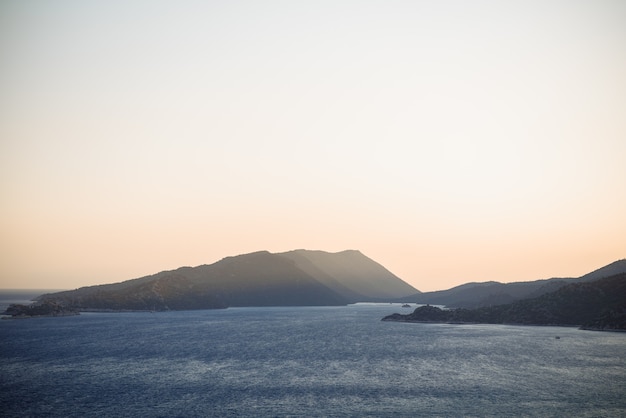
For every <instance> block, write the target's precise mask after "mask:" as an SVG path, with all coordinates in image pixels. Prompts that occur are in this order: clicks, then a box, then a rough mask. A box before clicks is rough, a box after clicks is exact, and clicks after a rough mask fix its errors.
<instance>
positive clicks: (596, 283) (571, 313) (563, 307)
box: [383, 273, 626, 331]
mask: <svg viewBox="0 0 626 418" xmlns="http://www.w3.org/2000/svg"><path fill="white" fill-rule="evenodd" d="M383 320H385V321H406V322H471V323H488V324H503V323H504V324H528V325H531V324H533V325H578V326H582V327H583V328H585V329H596V330H611V331H626V273H620V274H616V275H613V276H609V277H604V278H601V279H595V280H582V281H579V282H577V283H571V284H568V285H565V286H563V287H561V288H560V289H558V290H556V291H553V292H550V293H546V294H543V295H541V296H539V297H536V298H531V299H524V300H519V301H516V302H513V303H509V304H503V305H497V306H489V307H482V308H475V309H463V308H457V309H451V310H442V309H439V308H437V307H434V306H430V305H428V306H421V307H419V308H417V309H415V311H414V312H413V313H411V314H408V315H401V314H393V315H389V316H387V317H385V318H383Z"/></svg>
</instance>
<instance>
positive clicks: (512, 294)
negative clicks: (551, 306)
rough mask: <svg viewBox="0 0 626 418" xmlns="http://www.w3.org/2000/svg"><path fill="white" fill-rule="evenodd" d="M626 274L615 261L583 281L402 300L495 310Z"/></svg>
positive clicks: (474, 288) (480, 286)
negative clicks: (568, 286) (571, 286)
mask: <svg viewBox="0 0 626 418" xmlns="http://www.w3.org/2000/svg"><path fill="white" fill-rule="evenodd" d="M624 272H626V259H624V260H618V261H615V262H613V263H611V264H609V265H607V266H604V267H602V268H599V269H597V270H595V271H593V272H591V273H588V274H585V275H584V276H581V277H579V278H553V279H546V280H536V281H530V282H515V283H499V282H483V283H467V284H463V285H460V286H456V287H453V288H451V289H448V290H439V291H435V292H424V293H419V294H416V295H413V296H411V297H409V298H404V299H402V300H406V301H410V302H415V303H429V304H431V305H445V306H447V307H454V308H478V307H483V306H494V305H501V304H505V303H511V302H514V301H517V300H522V299H528V298H534V297H538V296H541V295H543V294H546V293H550V292H553V291H556V290H558V289H560V288H561V287H563V286H565V285H568V284H572V283H579V282H581V281H593V280H597V279H600V278H603V277H608V276H612V275H615V274H620V273H624Z"/></svg>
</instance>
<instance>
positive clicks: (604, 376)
mask: <svg viewBox="0 0 626 418" xmlns="http://www.w3.org/2000/svg"><path fill="white" fill-rule="evenodd" d="M394 312H403V313H406V312H409V310H408V309H406V308H404V309H403V308H401V307H400V306H399V305H391V304H356V305H350V306H345V307H288V308H287V307H285V308H229V309H225V310H205V311H184V312H157V313H148V312H134V313H83V314H81V315H80V316H71V317H59V318H32V319H26V320H5V321H0V376H1V378H0V407H1V408H0V411H1V413H0V415H2V416H7V417H22V416H63V417H78V416H81V417H85V416H117V417H120V416H128V417H131V416H132V417H142V416H143V417H159V416H162V417H165V416H167V417H176V416H180V417H195V416H197V417H200V416H202V417H204V416H220V417H221V416H396V417H397V416H477V417H478V416H481V417H484V416H580V417H597V416H607V417H619V416H626V334H621V333H603V332H591V331H581V330H578V329H576V328H562V327H530V326H505V325H449V324H410V323H393V322H381V321H380V319H381V318H382V317H383V316H385V315H388V314H390V313H394ZM556 337H559V338H556Z"/></svg>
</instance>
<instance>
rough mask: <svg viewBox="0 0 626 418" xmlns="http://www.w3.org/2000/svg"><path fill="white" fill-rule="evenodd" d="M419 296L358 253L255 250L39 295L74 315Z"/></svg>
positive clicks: (305, 304) (334, 303)
mask: <svg viewBox="0 0 626 418" xmlns="http://www.w3.org/2000/svg"><path fill="white" fill-rule="evenodd" d="M415 292H419V291H418V290H417V289H415V288H414V287H412V286H410V285H409V284H407V283H405V282H404V281H402V280H401V279H400V278H398V277H397V276H395V275H394V274H393V273H391V272H389V270H387V269H386V268H384V267H383V266H382V265H380V264H378V263H377V262H375V261H374V260H372V259H370V258H368V257H366V256H365V255H363V254H362V253H361V252H360V251H356V250H346V251H341V252H338V253H328V252H325V251H311V250H294V251H289V252H285V253H270V252H269V251H264V250H263V251H256V252H253V253H248V254H240V255H236V256H228V257H224V258H223V259H221V260H219V261H217V262H215V263H213V264H202V265H199V266H196V267H188V266H185V267H179V268H177V269H174V270H166V271H162V272H159V273H155V274H152V275H148V276H144V277H139V278H135V279H130V280H126V281H122V282H117V283H111V284H104V285H95V286H87V287H82V288H79V289H75V290H69V291H64V292H57V293H53V294H45V295H42V296H40V297H39V298H38V299H37V300H38V302H40V303H43V302H48V303H52V302H54V303H58V304H60V305H62V306H67V307H70V308H72V309H78V310H102V309H106V310H186V309H212V308H225V307H229V306H307V305H311V306H312V305H346V304H348V303H354V302H367V301H380V300H386V299H387V300H388V299H393V298H397V297H403V296H408V295H410V294H415Z"/></svg>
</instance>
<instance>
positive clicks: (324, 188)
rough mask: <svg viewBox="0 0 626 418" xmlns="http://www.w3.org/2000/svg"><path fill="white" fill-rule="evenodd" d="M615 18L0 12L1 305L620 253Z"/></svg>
mask: <svg viewBox="0 0 626 418" xmlns="http://www.w3.org/2000/svg"><path fill="white" fill-rule="evenodd" d="M624 22H626V2H624V1H620V0H617V1H609V0H588V1H580V0H540V1H534V0H523V1H516V0H512V1H506V2H503V1H483V0H477V1H465V0H463V1H461V0H459V1H456V0H441V1H420V0H412V1H408V0H407V1H404V0H385V1H378V0H371V1H369V0H359V1H356V0H355V1H351V0H333V1H325V0H316V1H297V0H289V1H279V0H268V1H242V0H233V1H193V0H179V1H161V0H145V1H144V0H124V1H121V0H107V1H93V0H57V1H54V2H51V1H47V0H28V1H23V0H0V228H1V231H2V233H1V234H0V288H22V289H26V288H32V289H35V288H45V289H73V288H77V287H81V286H87V285H94V284H103V283H112V282H119V281H122V280H127V279H132V278H136V277H141V276H144V275H148V274H152V273H156V272H159V271H162V270H169V269H175V268H177V267H180V266H196V265H200V264H211V263H213V262H216V261H218V260H220V259H221V258H223V257H226V256H231V255H237V254H244V253H249V252H253V251H258V250H268V251H271V252H282V251H289V250H292V249H301V248H304V249H317V250H325V251H330V252H336V251H341V250H345V249H358V250H360V251H361V252H363V253H364V254H365V255H367V256H368V257H370V258H372V259H374V260H375V261H377V262H379V263H381V264H382V265H384V266H385V267H386V268H387V269H389V270H390V271H391V272H393V273H394V274H396V275H397V276H399V277H400V278H402V279H403V280H405V281H406V282H408V283H410V284H411V285H413V286H414V287H416V288H417V289H419V290H421V291H432V290H440V289H448V288H450V287H453V286H456V285H459V284H462V283H466V282H475V281H487V280H497V281H501V282H511V281H527V280H537V279H543V278H549V277H555V276H560V277H564V276H571V277H577V276H580V275H583V274H585V273H587V272H590V271H592V270H595V269H597V268H599V267H602V266H604V265H606V264H608V263H610V262H612V261H615V260H618V259H622V258H625V257H626V24H624Z"/></svg>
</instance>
